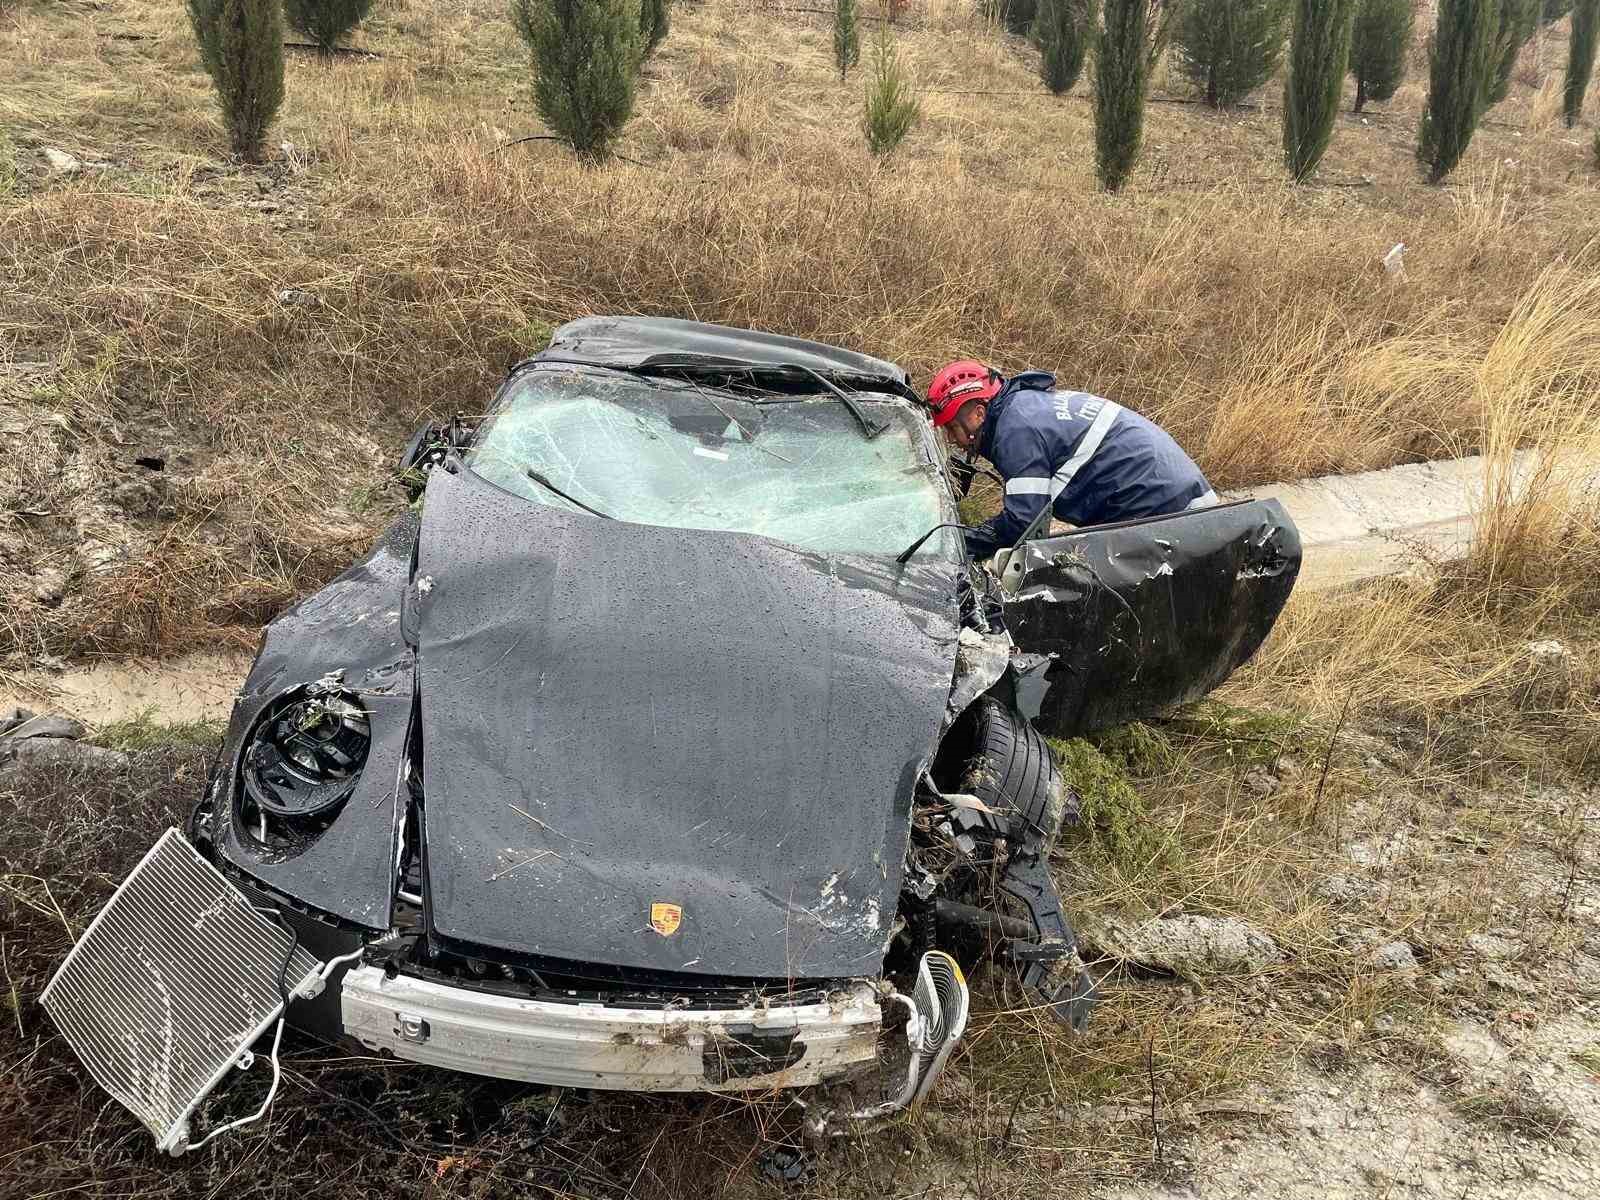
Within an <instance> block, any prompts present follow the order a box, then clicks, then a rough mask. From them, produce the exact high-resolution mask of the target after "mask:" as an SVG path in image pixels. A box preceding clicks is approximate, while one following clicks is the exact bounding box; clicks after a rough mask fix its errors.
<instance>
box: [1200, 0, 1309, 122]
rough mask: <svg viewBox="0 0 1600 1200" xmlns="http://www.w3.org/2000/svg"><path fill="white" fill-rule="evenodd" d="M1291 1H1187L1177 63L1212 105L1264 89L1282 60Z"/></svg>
mask: <svg viewBox="0 0 1600 1200" xmlns="http://www.w3.org/2000/svg"><path fill="white" fill-rule="evenodd" d="M1289 11H1290V10H1289V4H1288V2H1287V0H1187V3H1185V4H1184V5H1183V7H1182V8H1180V9H1179V10H1178V15H1177V18H1176V20H1175V22H1174V25H1173V31H1172V42H1173V45H1174V46H1175V47H1176V48H1177V51H1178V67H1179V69H1180V70H1182V71H1183V73H1184V74H1185V75H1186V76H1188V77H1189V79H1190V81H1191V82H1193V83H1194V84H1195V86H1196V87H1198V88H1200V90H1201V93H1202V94H1203V95H1204V96H1205V101H1206V103H1207V104H1209V105H1210V106H1211V107H1212V108H1230V107H1232V106H1233V105H1235V104H1237V103H1239V101H1241V100H1243V99H1244V98H1245V97H1246V96H1248V95H1249V94H1250V93H1251V92H1253V91H1255V90H1256V88H1258V87H1260V86H1261V85H1262V84H1263V83H1265V82H1266V81H1267V80H1268V79H1271V78H1272V73H1273V72H1274V71H1276V70H1277V69H1278V63H1279V62H1280V61H1282V59H1283V42H1284V36H1285V33H1286V32H1287V29H1288V24H1289Z"/></svg>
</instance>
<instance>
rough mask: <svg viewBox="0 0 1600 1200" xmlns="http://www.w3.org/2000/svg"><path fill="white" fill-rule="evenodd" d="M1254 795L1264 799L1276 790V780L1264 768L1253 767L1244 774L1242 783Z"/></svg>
mask: <svg viewBox="0 0 1600 1200" xmlns="http://www.w3.org/2000/svg"><path fill="white" fill-rule="evenodd" d="M1242 782H1243V783H1244V786H1245V787H1247V788H1249V789H1250V790H1251V791H1252V792H1254V793H1255V794H1256V795H1258V796H1260V797H1262V798H1263V799H1265V798H1266V797H1268V796H1270V795H1272V793H1273V792H1275V791H1277V790H1278V779H1277V777H1276V776H1275V775H1273V774H1272V772H1270V771H1268V770H1267V769H1266V768H1265V767H1255V768H1253V769H1251V770H1249V771H1246V772H1245V776H1244V779H1243V781H1242Z"/></svg>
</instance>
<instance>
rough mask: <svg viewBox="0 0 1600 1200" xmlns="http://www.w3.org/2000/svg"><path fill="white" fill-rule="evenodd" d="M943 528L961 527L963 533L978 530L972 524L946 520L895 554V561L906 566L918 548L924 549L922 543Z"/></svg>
mask: <svg viewBox="0 0 1600 1200" xmlns="http://www.w3.org/2000/svg"><path fill="white" fill-rule="evenodd" d="M941 529H959V530H961V532H962V533H975V532H977V531H976V530H974V529H973V528H972V526H970V525H963V524H961V522H959V521H945V522H943V523H941V524H939V525H935V526H934V527H933V528H932V529H930V530H928V532H927V533H925V534H923V535H922V536H921V537H919V538H918V539H917V540H916V541H914V542H912V543H911V545H909V546H907V547H906V548H905V549H904V550H902V551H901V552H900V553H899V554H897V555H895V556H894V560H895V562H897V563H899V564H900V565H901V566H904V565H905V564H906V563H908V562H910V561H911V556H912V555H913V554H915V553H916V552H917V551H918V550H921V549H922V543H923V542H925V541H927V540H928V539H929V538H931V537H932V536H933V535H934V534H936V533H938V532H939V530H941Z"/></svg>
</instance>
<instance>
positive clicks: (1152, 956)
mask: <svg viewBox="0 0 1600 1200" xmlns="http://www.w3.org/2000/svg"><path fill="white" fill-rule="evenodd" d="M1087 938H1088V941H1089V942H1090V943H1092V944H1093V945H1095V946H1097V947H1098V948H1099V949H1101V950H1104V951H1105V952H1107V953H1109V954H1112V955H1115V956H1116V957H1118V958H1122V959H1126V960H1127V961H1129V962H1132V963H1137V964H1138V965H1140V966H1143V967H1149V968H1151V969H1152V970H1158V971H1166V972H1170V973H1171V974H1174V975H1180V976H1183V977H1184V978H1190V979H1192V978H1197V977H1203V976H1206V975H1219V974H1243V973H1248V972H1251V971H1259V970H1261V969H1262V968H1263V967H1266V966H1269V965H1271V964H1272V963H1275V962H1277V961H1278V960H1279V959H1280V958H1282V957H1283V953H1282V951H1280V950H1279V949H1278V946H1277V943H1275V942H1274V941H1273V940H1272V939H1271V938H1270V937H1268V936H1267V935H1266V934H1264V933H1262V932H1261V931H1260V930H1259V929H1256V928H1255V927H1254V926H1252V925H1248V924H1246V923H1245V922H1244V921H1241V920H1239V919H1238V918H1237V917H1195V916H1181V917H1158V918H1156V919H1154V920H1150V921H1144V922H1142V923H1139V924H1133V923H1131V922H1124V921H1122V920H1119V919H1118V918H1115V917H1112V918H1109V919H1107V920H1105V921H1103V922H1102V923H1101V925H1100V927H1099V928H1098V929H1093V930H1090V931H1089V932H1088V935H1087Z"/></svg>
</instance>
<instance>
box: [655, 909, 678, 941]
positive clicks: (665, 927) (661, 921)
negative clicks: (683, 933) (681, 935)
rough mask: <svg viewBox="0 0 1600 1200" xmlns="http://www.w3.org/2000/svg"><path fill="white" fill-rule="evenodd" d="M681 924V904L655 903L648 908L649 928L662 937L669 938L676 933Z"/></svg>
mask: <svg viewBox="0 0 1600 1200" xmlns="http://www.w3.org/2000/svg"><path fill="white" fill-rule="evenodd" d="M682 924H683V906H682V905H681V904H662V903H659V902H658V903H655V904H652V905H651V906H650V928H652V929H654V930H655V931H656V932H657V933H659V934H660V935H661V936H662V937H671V936H672V935H673V934H675V933H677V932H678V926H679V925H682Z"/></svg>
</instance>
